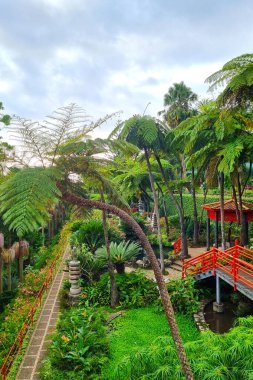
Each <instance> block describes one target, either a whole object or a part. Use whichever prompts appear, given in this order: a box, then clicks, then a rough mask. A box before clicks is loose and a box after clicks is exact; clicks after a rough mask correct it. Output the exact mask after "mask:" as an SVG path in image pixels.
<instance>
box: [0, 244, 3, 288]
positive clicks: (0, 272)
mask: <svg viewBox="0 0 253 380" xmlns="http://www.w3.org/2000/svg"><path fill="white" fill-rule="evenodd" d="M1 251H2V248H0V294H3V258H2V256H1Z"/></svg>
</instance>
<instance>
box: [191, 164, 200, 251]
mask: <svg viewBox="0 0 253 380" xmlns="http://www.w3.org/2000/svg"><path fill="white" fill-rule="evenodd" d="M192 202H193V244H198V243H199V223H198V209H197V200H196V191H195V173H194V167H192Z"/></svg>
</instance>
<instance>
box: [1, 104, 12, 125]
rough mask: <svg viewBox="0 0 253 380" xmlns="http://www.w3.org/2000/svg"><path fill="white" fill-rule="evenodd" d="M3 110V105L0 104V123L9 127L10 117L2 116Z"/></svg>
mask: <svg viewBox="0 0 253 380" xmlns="http://www.w3.org/2000/svg"><path fill="white" fill-rule="evenodd" d="M2 110H4V106H3V103H2V102H0V123H3V124H5V125H9V124H10V122H11V117H10V115H3V114H2V113H1V111H2Z"/></svg>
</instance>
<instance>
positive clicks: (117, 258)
mask: <svg viewBox="0 0 253 380" xmlns="http://www.w3.org/2000/svg"><path fill="white" fill-rule="evenodd" d="M139 251H140V245H139V244H137V243H135V242H130V241H122V242H120V243H119V244H117V243H115V242H111V243H110V255H111V259H112V262H113V264H114V265H115V268H116V270H117V272H118V273H125V264H126V262H128V261H130V260H132V259H133V258H135V257H136V256H137V255H138V252H139ZM96 259H97V260H98V261H102V262H103V263H106V260H107V257H106V247H105V246H103V247H101V248H99V249H97V251H96Z"/></svg>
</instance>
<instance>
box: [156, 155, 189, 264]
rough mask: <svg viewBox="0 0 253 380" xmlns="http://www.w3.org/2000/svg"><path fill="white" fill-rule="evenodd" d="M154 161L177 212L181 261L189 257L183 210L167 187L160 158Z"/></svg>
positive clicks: (167, 183)
mask: <svg viewBox="0 0 253 380" xmlns="http://www.w3.org/2000/svg"><path fill="white" fill-rule="evenodd" d="M156 160H157V163H158V165H159V168H160V171H161V174H162V177H163V180H164V183H165V185H166V187H167V190H168V192H169V193H170V195H171V198H172V199H173V202H174V203H175V205H176V208H177V211H178V214H179V221H180V228H181V240H182V253H181V257H182V259H185V258H187V257H189V255H188V243H187V236H186V226H185V220H184V209H183V207H182V206H181V205H180V203H179V202H178V200H177V198H176V197H175V195H174V193H173V191H172V190H171V188H170V186H169V182H168V180H167V178H166V175H165V172H164V168H163V166H162V163H161V160H160V158H159V157H158V156H156Z"/></svg>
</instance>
